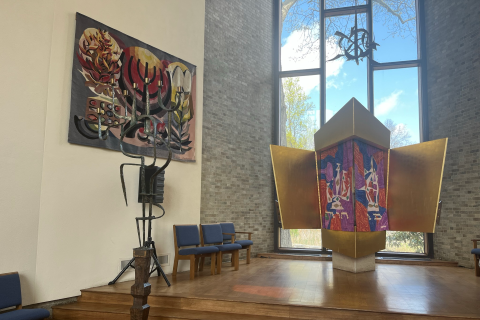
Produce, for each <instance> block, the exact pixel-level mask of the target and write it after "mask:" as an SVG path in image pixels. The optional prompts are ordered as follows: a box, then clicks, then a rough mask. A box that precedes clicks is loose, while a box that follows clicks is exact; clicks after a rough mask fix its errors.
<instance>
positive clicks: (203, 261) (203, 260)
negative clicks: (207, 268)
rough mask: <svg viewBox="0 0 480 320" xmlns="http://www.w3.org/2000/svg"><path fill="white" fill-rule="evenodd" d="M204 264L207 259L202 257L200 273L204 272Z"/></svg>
mask: <svg viewBox="0 0 480 320" xmlns="http://www.w3.org/2000/svg"><path fill="white" fill-rule="evenodd" d="M204 263H205V257H201V258H200V268H199V270H200V271H203V264H204ZM214 265H215V264H214Z"/></svg>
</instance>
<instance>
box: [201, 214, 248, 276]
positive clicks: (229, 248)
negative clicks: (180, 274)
mask: <svg viewBox="0 0 480 320" xmlns="http://www.w3.org/2000/svg"><path fill="white" fill-rule="evenodd" d="M231 237H232V243H230V244H223V233H222V227H221V226H220V225H219V224H218V223H216V224H201V225H200V238H201V239H202V246H205V245H206V244H212V245H213V246H214V247H216V248H218V253H217V274H220V273H221V272H222V259H223V255H224V254H230V253H231V254H232V260H233V266H234V267H235V271H237V270H238V267H239V263H238V256H239V254H238V250H240V249H242V246H241V245H239V244H236V243H235V235H234V234H232V235H231ZM205 248H210V247H205ZM212 261H214V260H212ZM212 264H213V263H212ZM202 266H203V259H202V263H201V264H200V268H202Z"/></svg>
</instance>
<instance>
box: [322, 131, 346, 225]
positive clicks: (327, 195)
mask: <svg viewBox="0 0 480 320" xmlns="http://www.w3.org/2000/svg"><path fill="white" fill-rule="evenodd" d="M317 160H318V159H317ZM318 162H319V163H318V168H319V169H320V172H319V174H320V177H319V181H320V204H321V212H322V222H323V228H325V229H329V230H339V231H354V222H355V217H354V211H353V198H352V191H353V190H352V171H353V148H352V141H351V140H350V141H346V142H344V143H340V144H338V145H337V146H335V147H332V148H330V149H327V150H325V151H322V152H320V160H319V161H318Z"/></svg>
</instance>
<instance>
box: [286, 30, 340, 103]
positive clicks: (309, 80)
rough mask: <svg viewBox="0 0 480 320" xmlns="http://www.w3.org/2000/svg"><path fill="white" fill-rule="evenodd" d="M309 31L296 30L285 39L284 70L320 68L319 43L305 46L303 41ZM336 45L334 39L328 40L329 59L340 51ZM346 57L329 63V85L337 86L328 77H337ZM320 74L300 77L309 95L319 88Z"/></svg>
mask: <svg viewBox="0 0 480 320" xmlns="http://www.w3.org/2000/svg"><path fill="white" fill-rule="evenodd" d="M307 32H308V31H303V30H295V31H293V32H292V33H291V34H290V35H289V36H288V37H287V39H286V40H285V44H284V45H283V46H282V53H281V57H282V58H281V60H282V70H303V69H314V68H319V66H320V64H319V51H318V50H319V49H318V48H319V43H320V41H319V40H318V41H316V42H315V43H314V45H313V46H311V47H310V48H304V47H303V46H302V44H303V42H304V41H305V40H306V37H307ZM339 50H340V49H339V48H338V47H337V46H336V43H335V42H334V41H333V39H332V40H331V41H330V40H329V41H327V47H326V54H327V60H328V59H331V58H333V57H334V56H336V55H337V54H338V53H339V52H340V51H339ZM344 62H345V61H344V59H342V58H340V59H338V60H335V61H331V62H328V63H327V74H326V77H327V86H328V87H332V86H333V87H335V88H336V87H337V84H336V83H335V81H334V79H328V78H332V77H336V76H337V75H338V74H339V73H340V70H341V69H342V66H343V63H344ZM319 80H320V79H319V76H305V77H300V81H299V84H300V86H301V87H302V88H303V90H304V91H305V93H306V94H307V95H309V94H310V92H311V91H312V90H314V89H315V90H318V89H319V88H318V85H319Z"/></svg>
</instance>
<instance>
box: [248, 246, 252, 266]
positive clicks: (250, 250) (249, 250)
mask: <svg viewBox="0 0 480 320" xmlns="http://www.w3.org/2000/svg"><path fill="white" fill-rule="evenodd" d="M251 252H252V246H248V248H247V264H250V253H251Z"/></svg>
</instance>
